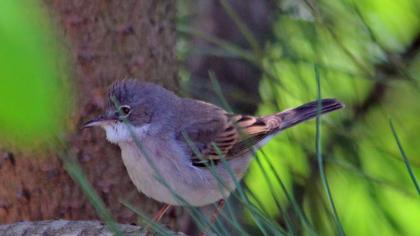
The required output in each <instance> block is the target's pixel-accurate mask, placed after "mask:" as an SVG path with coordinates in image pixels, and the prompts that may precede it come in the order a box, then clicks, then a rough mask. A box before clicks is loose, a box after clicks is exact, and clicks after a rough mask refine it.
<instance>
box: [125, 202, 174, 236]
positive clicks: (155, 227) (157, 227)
mask: <svg viewBox="0 0 420 236" xmlns="http://www.w3.org/2000/svg"><path fill="white" fill-rule="evenodd" d="M120 202H121V204H123V205H124V206H125V207H127V208H128V209H129V210H131V211H132V212H134V213H136V215H138V216H140V217H141V218H142V219H143V220H144V221H145V222H146V225H150V227H152V229H153V230H154V232H156V233H158V234H159V235H164V236H172V235H174V233H173V232H171V231H170V230H168V229H166V228H165V227H163V226H161V225H160V224H158V223H156V222H154V221H153V220H152V219H151V218H149V217H148V216H147V215H146V214H144V213H143V212H142V211H140V210H138V209H137V208H136V207H134V206H133V205H131V204H130V203H128V202H125V201H120Z"/></svg>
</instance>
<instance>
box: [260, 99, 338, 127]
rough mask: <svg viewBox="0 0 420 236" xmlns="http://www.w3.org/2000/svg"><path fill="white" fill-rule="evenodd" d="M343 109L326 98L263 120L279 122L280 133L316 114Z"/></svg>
mask: <svg viewBox="0 0 420 236" xmlns="http://www.w3.org/2000/svg"><path fill="white" fill-rule="evenodd" d="M318 103H320V104H318ZM318 105H319V107H318ZM343 107H344V104H343V103H341V102H339V101H337V100H336V99H333V98H326V99H322V100H321V101H313V102H309V103H306V104H304V105H302V106H298V107H296V108H293V109H289V110H286V111H282V112H279V113H276V114H274V115H270V116H266V117H264V119H265V120H271V119H273V118H275V119H276V120H277V121H279V126H278V130H279V131H280V130H284V129H287V128H290V127H292V126H294V125H297V124H299V123H301V122H303V121H306V120H309V119H312V118H314V117H316V116H317V115H318V114H325V113H329V112H332V111H335V110H338V109H341V108H343Z"/></svg>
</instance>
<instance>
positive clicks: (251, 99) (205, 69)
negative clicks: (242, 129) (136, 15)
mask: <svg viewBox="0 0 420 236" xmlns="http://www.w3.org/2000/svg"><path fill="white" fill-rule="evenodd" d="M228 2H229V4H230V6H231V7H232V8H233V10H234V11H235V12H236V13H237V14H238V15H239V16H240V17H241V20H242V21H243V23H244V24H245V25H246V26H247V27H248V28H249V29H250V31H251V32H252V33H253V35H254V37H255V38H256V39H257V40H258V43H259V45H260V47H261V48H263V47H264V43H265V42H266V41H267V40H268V39H269V38H270V35H271V32H272V31H271V23H272V18H273V15H274V10H275V9H276V8H275V3H274V1H271V0H261V1H254V0H231V1H228ZM193 7H194V10H192V12H194V13H195V14H194V15H195V18H194V19H193V20H192V22H194V24H193V25H192V27H193V28H194V29H196V30H198V31H200V32H203V33H205V34H207V35H211V36H212V37H217V38H220V39H223V40H226V41H228V42H231V43H233V44H235V45H238V46H240V47H242V48H244V49H250V48H251V46H250V45H249V43H248V42H247V40H246V38H245V37H244V35H243V34H242V33H241V31H240V30H239V29H238V27H237V25H236V24H235V22H234V21H233V20H232V18H231V17H230V16H229V15H228V14H227V13H226V11H225V9H224V8H223V7H222V5H221V4H220V2H219V0H200V1H196V2H194V4H193ZM192 42H193V45H194V48H195V49H203V50H206V49H208V48H210V47H214V45H212V44H211V43H209V42H208V41H206V40H205V39H202V38H193V39H192ZM188 69H189V70H190V71H191V82H190V83H189V92H190V93H191V94H192V95H193V96H194V97H196V98H199V99H204V100H208V101H211V102H213V103H215V104H220V99H219V97H218V96H217V95H216V94H215V93H214V91H213V86H212V85H211V83H210V80H209V71H213V72H214V73H215V75H216V77H217V79H218V81H219V82H220V84H221V87H222V90H223V94H224V96H225V97H226V99H227V100H228V101H229V103H230V104H231V105H232V106H233V107H234V109H235V110H236V111H237V112H243V113H248V114H252V113H254V112H255V111H256V109H257V105H258V104H259V101H260V98H259V95H258V84H259V79H260V77H261V74H262V73H261V70H260V69H259V68H258V67H257V66H255V65H253V64H252V63H249V62H247V61H245V60H243V59H237V58H230V57H222V56H214V55H202V54H201V55H197V54H196V55H192V56H191V57H190V58H189V59H188Z"/></svg>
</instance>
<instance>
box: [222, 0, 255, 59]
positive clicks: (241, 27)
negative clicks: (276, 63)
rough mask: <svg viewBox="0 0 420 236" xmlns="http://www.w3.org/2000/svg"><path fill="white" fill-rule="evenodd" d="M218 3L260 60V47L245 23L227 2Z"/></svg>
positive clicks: (223, 0) (224, 0)
mask: <svg viewBox="0 0 420 236" xmlns="http://www.w3.org/2000/svg"><path fill="white" fill-rule="evenodd" d="M219 2H220V4H221V5H222V7H223V9H224V10H225V12H226V14H228V16H229V17H230V18H231V19H232V20H233V22H234V23H235V24H236V26H237V27H238V29H239V31H240V32H241V34H242V35H243V36H244V37H245V39H246V41H248V43H249V45H250V46H251V48H252V51H253V52H254V54H255V55H256V56H257V57H258V58H261V55H262V54H261V49H260V45H259V43H258V40H257V39H256V38H255V36H254V34H253V33H252V32H251V30H250V29H249V28H248V26H247V25H246V24H245V22H244V21H243V20H242V19H241V17H240V16H239V15H238V14H237V13H236V11H235V10H234V9H233V8H232V6H231V5H230V4H229V2H228V1H226V0H219Z"/></svg>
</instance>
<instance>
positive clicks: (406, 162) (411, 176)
mask: <svg viewBox="0 0 420 236" xmlns="http://www.w3.org/2000/svg"><path fill="white" fill-rule="evenodd" d="M389 126H390V127H391V131H392V134H393V135H394V138H395V142H397V145H398V149H399V150H400V153H401V156H402V158H403V160H404V163H405V167H407V171H408V173H409V174H410V178H411V180H412V181H413V184H414V186H415V187H416V190H417V193H418V194H419V195H420V186H419V183H418V182H417V179H416V176H415V175H414V172H413V169H411V165H410V162H409V161H408V158H407V155H405V151H404V149H403V147H402V144H401V142H400V139H399V138H398V135H397V131H395V127H394V124H393V123H392V120H391V119H389Z"/></svg>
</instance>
